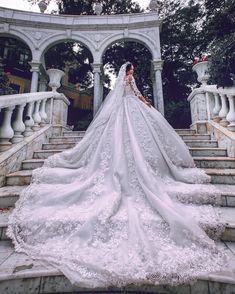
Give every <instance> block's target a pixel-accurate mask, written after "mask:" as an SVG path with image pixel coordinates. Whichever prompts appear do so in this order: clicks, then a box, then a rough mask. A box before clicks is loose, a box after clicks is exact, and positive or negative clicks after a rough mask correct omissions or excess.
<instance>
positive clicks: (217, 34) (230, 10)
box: [203, 0, 235, 87]
mask: <svg viewBox="0 0 235 294" xmlns="http://www.w3.org/2000/svg"><path fill="white" fill-rule="evenodd" d="M205 8H206V12H205V17H206V21H205V22H204V26H203V33H204V35H205V37H206V38H207V44H206V45H207V46H208V49H209V51H210V53H211V66H210V70H209V73H210V76H211V79H210V82H211V83H213V84H216V85H217V86H220V87H225V86H232V84H233V82H232V79H231V76H232V75H234V74H235V0H213V1H212V0H205ZM205 41H206V40H205Z"/></svg>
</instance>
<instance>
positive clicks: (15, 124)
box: [0, 91, 69, 151]
mask: <svg viewBox="0 0 235 294" xmlns="http://www.w3.org/2000/svg"><path fill="white" fill-rule="evenodd" d="M68 105H69V101H68V99H67V98H66V97H65V96H64V94H60V93H57V92H55V91H54V92H38V93H27V94H16V95H4V96H0V151H6V150H8V149H9V148H11V146H12V144H15V143H19V142H21V141H23V140H24V137H28V136H30V135H32V134H33V133H34V132H35V131H37V130H39V129H40V128H41V127H43V126H45V125H46V124H53V125H63V126H65V125H66V124H67V113H68Z"/></svg>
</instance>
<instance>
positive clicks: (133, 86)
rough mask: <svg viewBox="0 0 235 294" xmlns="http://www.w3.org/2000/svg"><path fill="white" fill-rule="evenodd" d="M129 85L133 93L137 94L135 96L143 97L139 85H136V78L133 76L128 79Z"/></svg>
mask: <svg viewBox="0 0 235 294" xmlns="http://www.w3.org/2000/svg"><path fill="white" fill-rule="evenodd" d="M128 83H129V85H130V87H131V89H132V91H133V93H134V94H135V96H137V97H142V96H143V95H142V94H141V92H140V91H139V89H138V88H137V85H136V83H135V78H134V77H133V76H130V77H129V78H128Z"/></svg>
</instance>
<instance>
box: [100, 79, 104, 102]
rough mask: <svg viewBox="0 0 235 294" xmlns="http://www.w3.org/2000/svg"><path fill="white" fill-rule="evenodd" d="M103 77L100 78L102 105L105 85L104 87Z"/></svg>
mask: <svg viewBox="0 0 235 294" xmlns="http://www.w3.org/2000/svg"><path fill="white" fill-rule="evenodd" d="M103 82H104V81H103V77H102V76H101V77H100V101H101V103H102V101H103V99H104V97H103V96H104V85H103Z"/></svg>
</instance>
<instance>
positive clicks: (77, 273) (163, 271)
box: [7, 63, 226, 287]
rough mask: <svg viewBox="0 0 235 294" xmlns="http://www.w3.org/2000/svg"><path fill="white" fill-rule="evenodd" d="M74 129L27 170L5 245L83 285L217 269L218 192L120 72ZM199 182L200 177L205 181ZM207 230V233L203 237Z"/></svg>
mask: <svg viewBox="0 0 235 294" xmlns="http://www.w3.org/2000/svg"><path fill="white" fill-rule="evenodd" d="M126 65H127V63H126V64H124V65H123V66H122V67H121V69H120V71H119V75H118V78H117V81H116V84H115V86H114V89H113V90H112V91H110V93H109V94H108V96H107V97H106V99H105V100H104V102H103V103H102V104H101V107H100V109H99V110H98V112H97V113H96V115H95V117H94V119H93V121H92V122H91V124H90V126H89V127H88V129H87V131H86V133H85V136H84V138H83V139H82V140H81V141H80V142H78V143H77V144H76V146H75V147H74V148H72V149H70V150H66V151H64V152H62V153H59V154H55V155H53V156H51V157H49V158H48V159H47V160H46V161H45V163H44V166H43V167H42V168H38V169H36V170H34V171H33V175H32V183H31V184H30V185H29V187H27V188H26V189H24V190H23V191H22V193H21V195H20V198H19V200H18V201H17V202H16V206H15V209H14V210H13V212H12V214H11V215H10V217H9V222H8V229H7V235H8V236H9V237H10V238H11V239H12V240H13V242H14V244H15V249H16V251H18V252H24V253H26V254H27V255H29V256H30V257H32V258H33V259H39V260H41V261H43V262H45V263H49V264H51V265H53V266H54V267H56V268H57V269H59V270H60V271H61V272H63V273H64V275H66V276H67V277H68V278H69V279H70V281H71V282H72V283H75V284H76V285H79V286H85V287H100V286H101V287H102V286H110V285H126V284H130V283H135V284H142V283H145V284H146V283H151V284H159V283H164V284H180V283H184V282H188V281H190V280H193V279H195V278H198V277H200V276H201V275H202V274H205V273H208V272H212V271H216V270H219V269H221V267H222V265H224V261H225V260H224V259H225V257H226V254H225V253H224V252H223V250H222V249H218V248H217V246H216V244H215V242H214V241H213V240H212V239H211V238H214V239H216V238H218V237H219V236H220V235H221V233H222V231H223V230H224V223H223V222H221V220H220V218H219V211H218V210H217V208H214V207H213V206H212V205H209V204H218V201H219V200H218V199H219V196H220V194H219V193H218V191H217V190H216V189H215V188H214V187H213V186H212V185H210V184H208V182H209V181H210V177H209V176H207V175H206V174H205V172H204V171H203V170H201V169H197V168H196V167H195V165H194V162H193V159H192V157H191V155H190V153H189V151H188V149H187V146H186V145H185V144H184V142H183V141H182V139H181V138H180V137H179V136H178V134H176V132H175V131H174V129H173V128H172V127H171V126H170V125H169V124H168V123H167V122H166V120H165V119H164V117H163V116H162V115H161V114H160V113H159V112H158V111H157V110H156V109H155V108H153V107H151V108H149V107H148V106H146V105H144V104H143V103H142V102H141V101H140V100H139V99H138V98H137V97H136V96H135V95H134V94H133V91H132V89H131V87H130V85H129V84H128V81H127V80H126V79H125V76H126ZM205 183H206V184H205ZM209 236H210V237H209Z"/></svg>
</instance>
